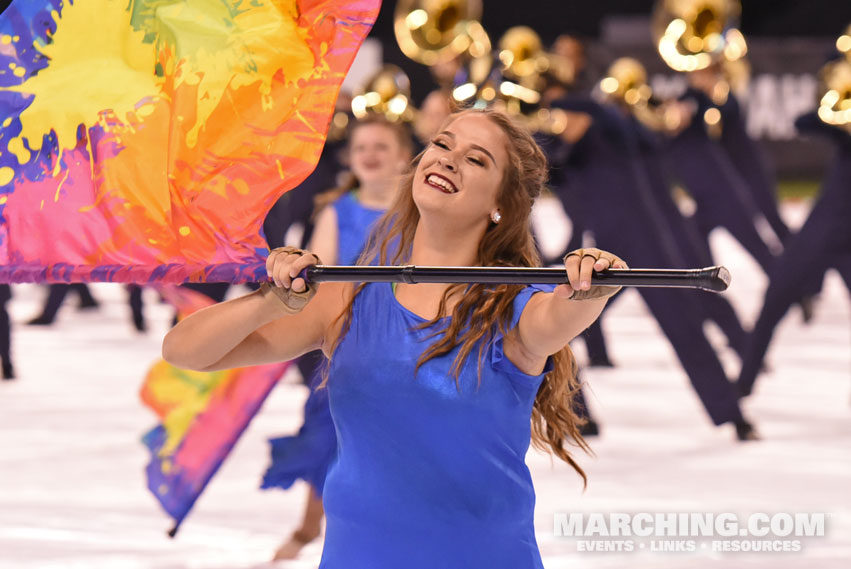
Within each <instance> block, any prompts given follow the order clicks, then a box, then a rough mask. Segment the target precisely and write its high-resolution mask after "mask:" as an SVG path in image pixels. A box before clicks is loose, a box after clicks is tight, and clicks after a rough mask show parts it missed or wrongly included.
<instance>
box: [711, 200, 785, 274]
mask: <svg viewBox="0 0 851 569" xmlns="http://www.w3.org/2000/svg"><path fill="white" fill-rule="evenodd" d="M704 210H705V211H703V212H701V211H700V206H698V211H697V213H696V214H695V215H697V216H699V218H700V219H699V225H700V226H701V230H702V231H703V232H704V233H705V234H706V235H707V241H708V235H709V232H710V231H711V230H712V229H714V228H715V227H723V228H724V229H726V230H727V231H729V232H730V235H732V236H733V238H734V239H736V241H738V242H739V243H740V244H741V245H742V247H744V248H745V250H746V251H747V252H748V253H749V254H750V255H751V257H753V258H754V260H756V262H757V263H759V266H760V267H762V270H763V271H765V273H766V274H768V273H770V272H771V269H772V268H773V267H774V263H775V261H776V260H777V259H776V257H775V256H774V255H773V254H772V253H771V250H770V249H769V248H768V245H766V243H765V241H763V240H762V237H761V236H760V234H759V232H758V231H757V230H756V225H754V220H753V219H752V218H750V217H749V216H748V215H747V214H746V213H745V212H744V211H742V210H740V209H737V208H735V207H732V208H729V209H727V210H726V211H725V210H721V209H718V208H717V207H711V208H704ZM706 210H708V211H706Z"/></svg>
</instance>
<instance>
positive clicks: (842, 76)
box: [817, 57, 851, 132]
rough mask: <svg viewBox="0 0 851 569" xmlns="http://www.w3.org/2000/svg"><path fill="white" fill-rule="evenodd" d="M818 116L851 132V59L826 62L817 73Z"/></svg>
mask: <svg viewBox="0 0 851 569" xmlns="http://www.w3.org/2000/svg"><path fill="white" fill-rule="evenodd" d="M819 78H820V85H819V106H818V111H817V112H818V116H819V118H820V119H821V120H822V121H823V122H825V123H827V124H830V125H833V126H838V127H841V128H844V129H845V130H847V131H848V132H851V61H849V60H848V59H846V58H844V57H843V58H841V59H837V60H835V61H831V62H829V63H827V64H826V65H825V66H824V67H822V69H821V72H820V73H819Z"/></svg>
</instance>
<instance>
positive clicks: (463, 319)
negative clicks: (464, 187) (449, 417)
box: [323, 109, 590, 483]
mask: <svg viewBox="0 0 851 569" xmlns="http://www.w3.org/2000/svg"><path fill="white" fill-rule="evenodd" d="M470 113H477V114H481V115H483V116H485V117H487V118H488V119H489V120H491V121H492V122H493V123H494V124H496V125H497V126H498V127H499V128H501V129H502V131H503V132H504V133H505V135H506V139H507V141H508V145H507V146H508V147H507V151H508V158H509V163H508V165H507V166H506V168H505V171H504V173H503V183H502V187H501V188H500V190H499V193H498V196H497V204H498V207H499V211H500V213H501V215H502V219H501V221H500V223H498V224H496V223H490V224H489V226H488V228H487V230H486V231H485V234H484V236H483V237H482V240H481V242H480V243H479V248H478V253H477V259H476V264H477V265H479V266H512V267H537V266H540V264H541V262H540V259H539V258H538V254H537V250H536V248H535V243H534V240H533V237H532V229H531V219H530V214H531V212H532V203H533V202H534V200H535V198H536V197H537V196H538V195H539V194H540V193H541V190H542V189H543V187H544V184H545V183H546V180H547V160H546V157H545V156H544V154H543V152H542V151H541V149H540V147H539V146H538V145H537V144H536V143H535V141H534V139H533V138H532V136H531V135H530V134H529V133H528V132H527V131H526V130H525V129H523V128H521V127H519V126H518V125H516V124H515V123H514V122H513V121H512V120H511V119H510V118H509V117H508V116H506V115H505V114H503V113H501V112H498V111H493V110H489V109H486V110H473V109H468V110H464V111H460V112H458V113H455V114H453V115H451V116H450V117H449V119H447V122H446V123H445V124H444V128H445V127H446V126H448V125H449V124H450V123H452V122H453V121H454V120H455V119H457V118H458V117H460V116H463V115H465V114H470ZM441 130H443V128H442V129H441ZM422 156H423V153H420V154H419V155H418V156H417V157H416V158H414V160H413V162H412V164H411V166H410V168H409V170H408V172H407V173H406V174H405V176H404V178H403V180H402V182H401V185H402V186H401V191H400V192H399V195H398V197H397V199H396V202H395V203H394V204H393V206H391V208H390V209H389V210H388V212H387V213H386V214H385V215H384V216H383V217H382V218H381V219H380V220H379V222H378V224H377V227H376V229H375V230H374V231H373V232H372V235H371V237H370V240H369V243H368V244H367V247H366V249H365V250H364V253H363V255H362V256H361V258H360V260H359V261H358V264H371V263H375V262H376V261H377V263H378V264H380V265H396V264H404V263H406V262H408V261H409V257H410V252H411V245H412V243H413V240H414V233H415V231H416V227H417V223H418V222H419V219H420V214H419V211H418V209H417V207H416V204H415V203H414V199H413V194H412V188H413V181H414V174H415V172H416V169H417V166H418V164H419V162H420V160H421V159H422ZM364 286H366V284H365V283H361V284H360V285H358V286H357V287H356V288H355V291H354V294H353V296H352V300H351V301H350V302H349V304H348V306H347V308H346V309H345V310H344V311H343V313H342V314H340V316H339V318H338V320H337V321H336V322H335V325H336V324H337V323H339V319H340V318H343V319H344V320H343V324H342V329H341V332H340V334H339V335H338V336H337V338H336V340H335V341H334V342H333V344H332V346H331V354H332V356H331V357H332V358H333V352H334V350H336V348H337V346H338V345H339V344H340V342H341V341H342V339H343V337H344V336H345V334H346V333H347V332H348V330H349V326H350V324H351V318H352V307H353V306H354V302H355V299H356V298H357V295H358V294H359V293H360V292H361V290H363V288H364ZM522 289H523V286H522V285H498V286H493V285H487V286H486V285H482V284H474V285H468V284H454V285H451V286H450V287H449V288H448V289H447V290H446V292H445V293H444V294H443V297H442V299H441V301H440V307H439V310H438V314H437V316H435V318H434V319H433V320H431V321H429V322H425V323H423V324H422V325H421V327H422V328H427V327H430V326H433V325H435V324H436V323H437V322H438V321H439V320H440V319H441V318H443V317H445V316H447V314H446V313H447V303H448V301H449V299H450V298H452V297H453V295H456V294H457V295H458V298H459V299H460V300H459V301H458V302H457V304H456V305H455V307H454V308H453V309H452V317H451V318H450V319H449V324H448V325H447V326H446V328H445V329H442V330H439V331H438V332H437V333H436V334H434V335H433V337H435V338H437V339H436V340H435V341H434V343H432V344H431V345H430V346H429V347H428V348H426V350H425V351H424V352H423V353H422V354H421V355H420V357H419V360H418V361H417V368H418V369H419V367H420V366H421V365H422V364H424V363H425V362H427V361H429V360H430V359H432V358H435V357H438V356H442V355H444V354H447V353H449V352H451V351H452V350H453V349H455V347H457V346H459V345H460V346H461V347H460V349H459V351H458V355H457V357H456V358H455V360H454V362H453V366H452V373H453V374H454V377H455V380H456V382H457V381H458V374H459V373H460V370H461V367H462V365H463V363H464V361H465V360H466V359H467V357H469V355H470V354H471V353H472V352H473V351H474V350H475V351H476V357H477V358H478V369H479V373H481V366H482V361H483V357H484V354H485V350H486V348H487V347H488V346H489V345H490V344H491V343H492V342H493V339H494V335H495V332H496V331H497V330H499V331H500V332H502V333H503V334H505V333H506V332H508V329H507V328H508V326H509V325H510V322H511V318H512V312H513V301H514V297H515V296H517V294H518V293H519V292H520V291H521V290H522ZM552 357H553V363H554V368H553V370H552V371H551V372H550V373H548V374H547V375H546V376H545V377H544V380H543V382H542V383H541V386H540V388H539V389H538V393H537V395H536V397H535V403H534V406H533V408H532V426H531V429H532V433H531V434H532V444H533V445H534V446H535V447H536V448H538V449H541V450H544V451H550V452H552V453H553V454H555V455H556V456H558V457H559V458H561V459H562V460H564V461H565V462H567V463H568V464H570V465H571V466H572V467H573V468H574V469H575V470H576V471H577V473H579V475H580V476H581V477H582V479H583V481H584V482H585V483H587V478H586V476H585V472H584V471H583V470H582V468H581V467H580V466H579V464H577V462H576V461H575V460H574V459H573V457H572V456H571V454H570V452H569V451H568V449H567V447H568V446H569V445H573V446H578V447H579V448H581V449H582V450H584V451H586V452H590V448H589V447H588V445H587V443H586V442H585V440H584V439H583V438H582V435H581V434H580V433H579V427H580V426H581V425H582V420H581V419H580V418H579V417H578V416H577V415H576V413H575V411H574V407H573V401H574V397H575V395H576V392H577V391H578V389H579V385H578V382H577V379H576V360H575V359H574V357H573V353H572V352H571V350H570V347H569V346H565V347H564V348H562V349H561V350H560V351H559V352H557V353H556V354H554V355H553V356H552ZM327 369H328V368H327V367H326V373H325V378H324V381H323V385H325V383H327V380H328V378H327ZM480 379H481V377H480Z"/></svg>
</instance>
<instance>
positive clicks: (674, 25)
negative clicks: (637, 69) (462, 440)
mask: <svg viewBox="0 0 851 569" xmlns="http://www.w3.org/2000/svg"><path fill="white" fill-rule="evenodd" d="M741 11H742V7H741V4H740V3H739V0H657V2H656V6H655V7H654V9H653V40H654V42H655V44H656V48H657V49H658V50H659V55H661V56H662V59H663V60H665V63H666V64H668V66H669V67H670V68H671V69H674V70H675V71H697V70H699V69H706V68H707V67H709V66H710V65H711V64H713V63H716V62H719V61H722V60H726V61H736V60H738V59H741V58H742V57H744V56H745V54H746V53H747V44H746V43H745V38H744V36H743V35H742V33H741V32H740V31H739V30H738V28H737V25H738V20H739V16H740V14H741Z"/></svg>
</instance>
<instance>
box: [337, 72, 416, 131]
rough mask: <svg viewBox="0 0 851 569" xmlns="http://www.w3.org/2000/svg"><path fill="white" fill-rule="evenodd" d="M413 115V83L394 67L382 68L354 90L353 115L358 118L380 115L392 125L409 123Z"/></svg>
mask: <svg viewBox="0 0 851 569" xmlns="http://www.w3.org/2000/svg"><path fill="white" fill-rule="evenodd" d="M414 113H415V111H414V108H413V106H412V105H411V81H410V79H409V78H408V76H407V75H406V74H405V72H404V71H402V70H401V69H400V68H399V67H397V66H395V65H389V64H388V65H383V66H382V67H381V69H379V70H378V72H376V73H375V74H373V75H372V76H371V77H370V78H369V79H367V80H366V82H365V83H364V85H363V86H362V87H360V88H359V89H357V90H356V91H355V93H354V97H353V98H352V114H354V115H355V118H359V119H361V118H363V117H365V116H367V115H369V114H378V115H382V116H384V118H386V119H387V120H388V121H390V122H397V121H405V122H410V121H412V120H414Z"/></svg>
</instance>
